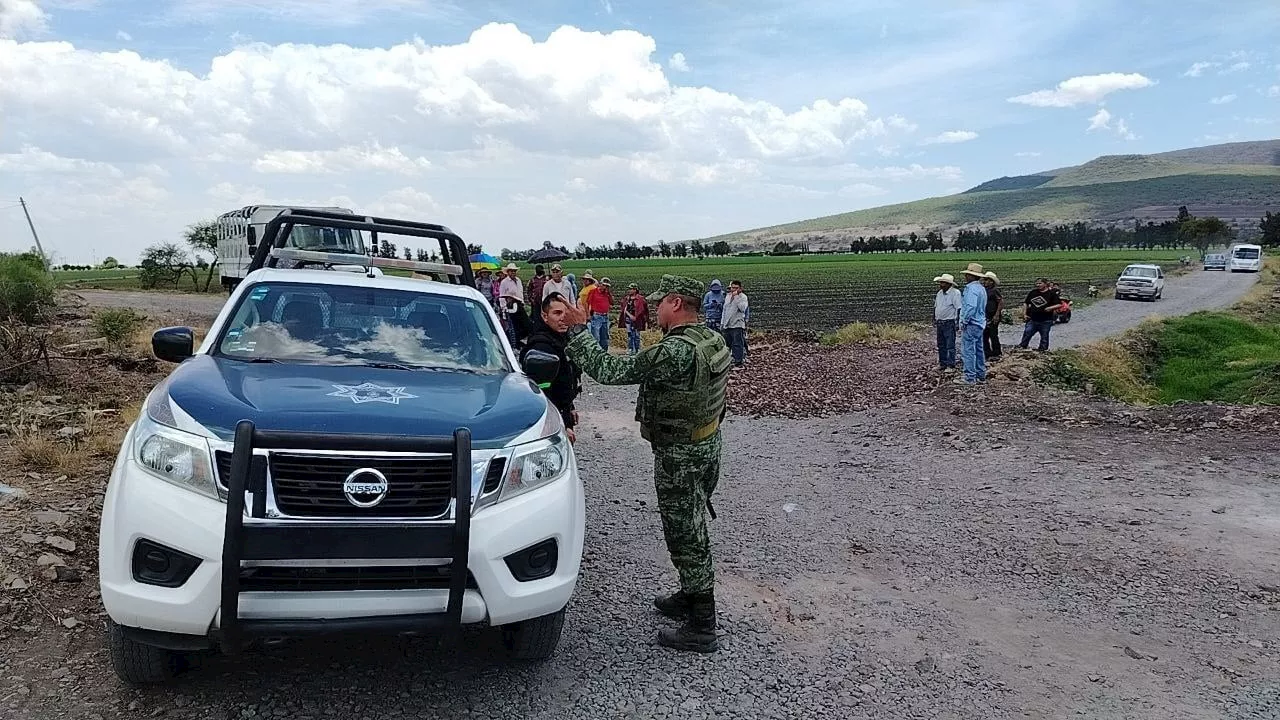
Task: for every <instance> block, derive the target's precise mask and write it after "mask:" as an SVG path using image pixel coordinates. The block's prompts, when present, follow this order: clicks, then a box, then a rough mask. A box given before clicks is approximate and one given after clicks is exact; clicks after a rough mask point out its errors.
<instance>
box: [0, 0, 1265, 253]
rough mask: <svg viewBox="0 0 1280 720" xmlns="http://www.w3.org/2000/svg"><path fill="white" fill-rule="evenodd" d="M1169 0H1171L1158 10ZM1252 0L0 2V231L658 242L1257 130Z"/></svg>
mask: <svg viewBox="0 0 1280 720" xmlns="http://www.w3.org/2000/svg"><path fill="white" fill-rule="evenodd" d="M1174 5H1176V8H1174V7H1172V6H1174ZM1276 27H1280V3H1278V2H1275V0H1232V2H1230V3H1223V2H1220V1H1217V0H1214V1H1209V0H1180V1H1179V2H1178V3H1169V2H1167V1H1166V0H1115V1H1104V0H1037V1H1036V2H1026V0H914V1H912V0H903V1H900V2H899V1H892V0H861V1H859V2H856V3H855V2H846V1H843V0H791V1H790V2H774V1H773V0H683V1H681V2H675V1H673V0H645V1H644V2H641V1H640V0H574V1H571V0H539V1H538V2H525V1H523V0H513V1H510V2H499V1H497V0H466V1H465V2H463V1H462V0H457V1H456V2H450V1H447V0H0V251H22V250H26V249H27V248H29V247H31V245H32V243H31V238H30V233H29V230H28V228H27V224H26V220H25V218H24V217H23V213H22V209H21V208H20V207H18V206H17V202H18V198H19V196H21V197H22V198H24V199H25V200H26V201H27V204H28V206H29V209H30V212H31V218H32V221H33V222H34V223H35V226H36V229H37V231H38V232H39V234H40V238H41V240H42V242H43V244H44V247H45V250H46V252H48V253H49V254H50V255H52V256H53V259H54V261H55V262H58V263H63V262H65V263H73V264H89V263H97V262H101V261H102V260H103V259H104V258H105V257H108V256H111V257H116V258H118V259H119V260H121V261H124V262H126V263H134V262H137V258H138V256H139V254H140V253H141V251H142V250H143V249H144V248H145V247H147V246H148V245H151V244H153V243H158V242H166V241H175V240H179V241H180V239H181V237H182V233H183V231H184V229H186V228H187V227H188V226H190V225H191V224H192V223H194V222H197V221H200V220H205V219H210V218H213V217H215V216H217V215H218V214H220V213H223V212H227V211H230V210H235V209H238V208H240V207H243V206H245V205H254V204H302V205H324V206H334V205H336V206H340V207H349V208H351V209H353V210H356V211H357V212H362V213H370V214H380V215H388V216H392V217H403V218H407V219H413V220H420V221H427V222H438V223H442V224H444V225H447V226H449V227H450V228H452V229H453V230H454V231H456V232H458V233H459V234H461V235H462V237H463V238H464V239H465V240H467V241H469V242H475V243H480V244H482V245H483V246H484V248H485V249H486V250H488V251H490V252H495V251H497V250H499V249H501V248H512V249H523V248H531V247H540V246H541V244H542V243H543V242H544V241H551V242H554V243H555V244H557V245H566V246H568V247H570V249H572V248H573V247H575V246H576V245H577V244H578V243H580V242H586V243H588V244H591V245H600V244H606V243H607V244H610V245H611V244H613V243H614V242H616V241H622V242H624V243H628V242H636V243H639V244H646V243H656V242H657V241H658V240H666V241H667V242H677V241H681V240H689V239H694V238H703V237H708V236H713V235H718V234H722V233H729V232H734V231H739V230H746V229H750V228H754V227H760V226H766V225H773V224H778V223H783V222H789V221H793V220H801V219H806V218H812V217H819V216H823V215H830V214H834V213H840V212H849V211H852V210H857V209H861V208H866V207H873V206H877V205H884V204H889V203H896V202H906V201H910V200H916V199H920V198H924V197H932V196H937V195H946V194H950V193H954V192H958V191H960V190H963V189H965V188H968V187H971V186H973V185H976V184H978V183H980V182H983V181H985V180H989V179H991V178H995V177H1000V176H1003V175H1019V174H1026V173H1030V172H1036V171H1040V170H1048V169H1052V168H1057V167H1063V166H1068V165H1074V164H1078V163H1081V162H1085V161H1087V160H1090V159H1092V158H1094V157H1097V156H1099V155H1107V154H1122V153H1149V152H1161V151H1165V150H1174V149H1179V148H1185V147H1195V146H1200V145H1207V144H1214V143H1220V142H1232V141H1238V140H1257V139H1268V138H1275V137H1277V136H1280V45H1277V44H1276V42H1275V39H1276V38H1275V34H1274V32H1273V30H1274V28H1276Z"/></svg>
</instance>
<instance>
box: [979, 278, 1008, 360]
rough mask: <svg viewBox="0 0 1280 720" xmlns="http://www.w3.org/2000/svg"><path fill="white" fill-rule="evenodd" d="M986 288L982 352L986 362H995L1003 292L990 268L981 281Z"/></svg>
mask: <svg viewBox="0 0 1280 720" xmlns="http://www.w3.org/2000/svg"><path fill="white" fill-rule="evenodd" d="M982 285H983V287H985V288H986V289H987V327H986V329H985V330H984V331H983V333H982V353H983V355H984V356H985V357H986V360H987V361H988V362H996V361H998V360H999V359H1000V356H1001V355H1002V354H1003V351H1002V350H1001V349H1000V316H1001V315H1003V314H1004V294H1003V293H1001V292H1000V288H999V287H998V286H999V285H1000V278H999V277H997V276H996V274H995V273H994V272H992V271H990V270H988V271H987V272H986V277H985V278H984V279H983V281H982Z"/></svg>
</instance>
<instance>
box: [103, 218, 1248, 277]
mask: <svg viewBox="0 0 1280 720" xmlns="http://www.w3.org/2000/svg"><path fill="white" fill-rule="evenodd" d="M1267 214H1268V215H1269V214H1270V213H1267ZM98 267H100V268H102V269H103V270H115V269H116V268H118V267H120V261H119V260H117V259H115V258H113V257H111V256H110V255H108V256H107V257H106V258H105V259H103V261H102V264H101V265H99V266H98Z"/></svg>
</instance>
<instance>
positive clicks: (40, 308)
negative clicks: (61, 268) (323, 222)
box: [0, 253, 57, 325]
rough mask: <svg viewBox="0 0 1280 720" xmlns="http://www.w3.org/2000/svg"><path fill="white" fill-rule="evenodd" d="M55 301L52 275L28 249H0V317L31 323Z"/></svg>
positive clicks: (42, 315)
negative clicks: (2, 250) (19, 250)
mask: <svg viewBox="0 0 1280 720" xmlns="http://www.w3.org/2000/svg"><path fill="white" fill-rule="evenodd" d="M56 302H57V298H56V296H55V294H54V285H53V278H52V277H50V276H49V273H47V272H45V269H44V263H43V262H42V261H41V260H40V258H39V257H38V256H36V255H34V254H32V253H22V254H20V255H19V254H14V253H0V320H8V321H11V322H13V321H16V322H20V323H25V324H28V325H30V324H35V323H38V322H40V321H41V320H43V319H45V318H46V317H47V315H48V313H49V311H50V310H52V309H53V307H54V305H55V304H56Z"/></svg>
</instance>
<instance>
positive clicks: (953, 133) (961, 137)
mask: <svg viewBox="0 0 1280 720" xmlns="http://www.w3.org/2000/svg"><path fill="white" fill-rule="evenodd" d="M977 139H978V133H976V132H973V131H971V130H948V131H946V132H944V133H942V134H940V135H934V136H933V137H931V138H925V139H924V140H922V141H921V143H920V144H921V145H948V144H953V143H963V142H969V141H970V140H977Z"/></svg>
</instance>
